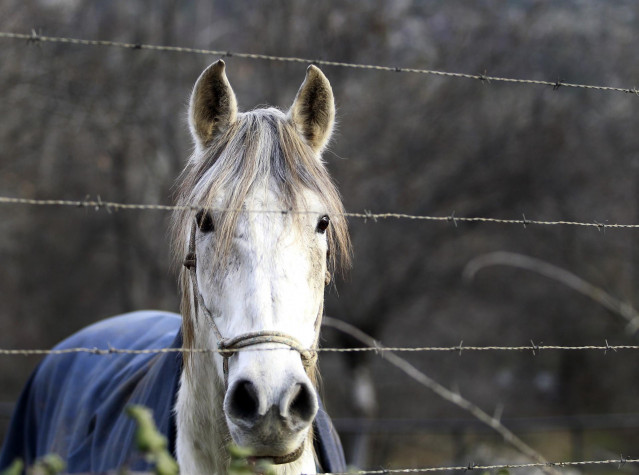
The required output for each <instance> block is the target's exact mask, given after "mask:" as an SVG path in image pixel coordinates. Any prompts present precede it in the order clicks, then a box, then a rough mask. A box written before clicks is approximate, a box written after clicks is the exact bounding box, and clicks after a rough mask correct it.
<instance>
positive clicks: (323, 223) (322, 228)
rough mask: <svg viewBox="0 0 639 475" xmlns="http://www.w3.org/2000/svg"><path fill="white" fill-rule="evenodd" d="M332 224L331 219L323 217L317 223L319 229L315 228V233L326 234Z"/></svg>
mask: <svg viewBox="0 0 639 475" xmlns="http://www.w3.org/2000/svg"><path fill="white" fill-rule="evenodd" d="M330 222H331V219H330V218H329V217H328V216H327V215H324V216H322V217H321V218H320V219H319V221H318V222H317V227H316V228H315V231H316V232H318V233H320V234H324V233H325V232H326V229H327V228H328V225H329V223H330Z"/></svg>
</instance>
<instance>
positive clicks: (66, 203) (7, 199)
mask: <svg viewBox="0 0 639 475" xmlns="http://www.w3.org/2000/svg"><path fill="white" fill-rule="evenodd" d="M0 204H5V205H9V204H14V205H30V206H55V207H70V208H87V209H93V210H95V211H100V210H105V211H107V212H111V211H120V210H122V211H177V210H185V209H191V210H193V211H197V210H200V209H203V208H204V209H207V210H208V211H212V212H239V211H241V212H246V213H275V214H287V213H292V214H296V213H303V214H308V213H314V212H313V211H299V210H294V209H272V210H232V209H217V208H206V207H203V206H176V205H164V204H140V203H119V202H115V201H104V200H102V199H101V198H100V197H98V198H96V199H91V198H85V199H83V200H57V199H33V198H19V197H11V196H0ZM341 216H344V217H346V218H354V219H363V220H364V221H365V222H366V221H368V220H371V221H372V222H376V221H378V220H388V219H406V220H412V221H436V222H447V223H451V224H453V225H455V226H457V224H459V223H492V224H514V225H518V226H523V227H524V228H526V226H532V225H540V226H579V227H586V228H596V229H598V230H600V231H605V230H606V229H639V224H634V223H608V222H587V221H567V220H539V219H529V218H526V216H525V215H523V216H522V217H521V218H515V219H508V218H491V217H481V216H455V212H454V211H453V212H452V213H451V214H450V215H447V216H430V215H417V214H407V213H395V212H388V213H374V212H372V211H369V210H364V211H363V212H345V213H343V214H342V215H341Z"/></svg>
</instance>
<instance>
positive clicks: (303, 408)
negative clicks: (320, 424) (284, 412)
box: [288, 383, 317, 422]
mask: <svg viewBox="0 0 639 475" xmlns="http://www.w3.org/2000/svg"><path fill="white" fill-rule="evenodd" d="M288 413H289V417H290V418H291V420H296V421H299V422H311V421H312V420H313V418H314V417H315V414H316V413H317V397H316V396H315V391H313V390H312V389H311V387H310V386H309V385H308V384H304V383H299V384H297V391H296V393H294V394H293V396H292V397H291V399H290V403H289V407H288Z"/></svg>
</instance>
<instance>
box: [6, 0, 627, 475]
mask: <svg viewBox="0 0 639 475" xmlns="http://www.w3.org/2000/svg"><path fill="white" fill-rule="evenodd" d="M32 30H34V31H35V32H37V33H39V34H42V35H49V36H68V37H75V38H87V39H105V40H113V41H124V42H130V43H151V44H161V45H178V46H186V47H197V48H207V49H215V50H222V51H227V50H228V51H235V52H251V53H263V54H272V55H279V56H298V57H303V58H309V59H325V60H334V61H345V62H354V63H369V64H379V65H386V66H392V67H396V66H397V67H409V68H426V69H436V70H443V71H452V72H462V73H470V74H483V73H486V74H488V75H491V76H503V77H513V78H527V79H542V80H548V81H566V82H571V83H583V84H597V85H608V86H617V87H623V88H632V87H634V86H637V85H639V62H638V61H637V53H636V45H637V44H638V41H639V5H638V4H637V2H635V1H631V0H627V1H626V0H617V1H615V2H600V1H596V0H588V1H586V0H566V1H562V2H545V1H534V0H519V1H510V2H508V1H501V0H477V1H473V2H468V1H461V0H459V1H457V0H447V1H444V0H432V1H409V0H398V1H392V2H385V1H321V2H318V1H312V0H299V1H294V2H293V1H275V0H273V1H264V2H236V1H231V0H224V1H221V0H220V1H210V0H209V1H204V0H188V1H187V0H153V1H151V0H140V1H136V2H130V1H91V2H89V1H81V0H3V1H2V3H0V31H9V32H18V33H29V32H31V31H32ZM216 59H217V58H216V57H213V56H206V55H196V54H179V53H166V52H154V51H147V50H128V49H121V48H106V47H87V46H75V45H66V44H53V43H34V42H27V41H22V40H21V41H18V40H9V39H2V40H0V110H1V111H2V114H1V118H0V195H2V196H13V197H22V198H37V199H48V198H52V199H84V198H85V197H86V196H90V197H92V198H96V197H98V196H99V197H100V198H101V199H102V200H110V201H117V202H124V203H150V204H151V203H162V204H171V203H172V190H173V188H172V186H173V183H174V182H175V180H176V178H177V176H178V174H179V173H180V171H181V169H182V167H183V165H184V164H185V160H186V159H187V157H188V155H189V153H190V150H191V142H190V138H189V135H188V128H187V126H186V120H185V119H186V104H187V100H188V96H189V94H190V90H191V87H192V85H193V83H194V82H195V79H196V78H197V77H198V75H199V73H200V72H201V70H202V69H203V68H204V67H205V66H207V65H208V64H209V63H211V62H213V61H214V60H216ZM225 61H227V66H228V69H227V72H228V75H229V78H230V81H231V83H232V85H233V88H234V89H235V92H236V94H237V96H238V100H239V103H240V107H241V108H242V109H244V110H246V109H250V108H253V107H255V106H257V105H263V104H271V105H277V106H280V107H282V108H284V109H286V108H288V106H289V105H290V104H291V103H292V100H293V97H294V95H295V93H296V91H297V88H298V87H299V85H300V84H301V81H302V80H303V77H304V73H305V68H306V65H305V64H299V63H287V62H273V61H263V60H249V59H242V58H237V57H229V58H226V59H225ZM322 69H323V70H324V72H325V73H326V75H327V76H328V77H329V79H330V81H331V83H332V85H333V89H334V92H335V96H336V100H337V105H338V120H339V128H338V131H337V134H336V135H335V137H334V140H333V142H332V146H331V147H330V150H328V151H327V152H326V153H325V155H324V158H325V159H326V162H327V165H328V167H329V168H330V170H331V173H332V175H333V176H334V177H335V179H336V181H337V182H338V184H339V187H340V189H341V191H342V194H343V199H344V202H345V206H346V208H347V210H348V211H353V212H354V211H362V210H371V211H372V212H386V211H389V212H400V213H411V214H427V215H437V216H448V215H451V213H453V212H454V213H455V216H485V217H493V218H514V219H520V218H522V216H524V215H525V217H526V218H527V219H543V220H560V219H565V220H576V221H584V222H591V223H595V222H597V223H603V224H606V223H608V224H611V223H639V134H637V125H638V124H639V122H638V119H639V97H637V96H636V95H634V94H624V93H619V92H600V91H593V90H587V89H573V88H567V87H560V88H559V89H558V90H554V89H553V88H552V87H549V86H526V85H519V84H507V83H501V82H495V81H493V82H490V83H486V82H482V81H477V80H468V79H453V78H445V77H438V76H431V75H421V74H410V73H396V72H385V71H371V70H361V69H351V68H339V67H328V66H325V67H323V68H322ZM168 219H169V214H168V213H167V212H164V211H118V212H111V213H107V212H106V211H105V210H101V211H98V212H96V211H94V210H91V209H86V208H83V209H74V208H57V207H35V206H24V205H20V206H18V205H6V204H3V205H0V230H1V232H0V261H1V262H2V265H0V302H1V304H0V347H2V348H48V347H51V346H53V345H54V344H55V343H56V342H57V341H59V340H61V339H63V338H64V337H65V336H67V335H69V334H70V333H72V332H74V331H76V330H78V329H80V328H82V327H84V326H86V325H88V324H91V323H93V322H95V321H97V320H99V319H101V318H105V317H108V316H110V315H114V314H118V313H122V312H126V311H130V310H136V309H147V308H151V309H164V310H172V311H177V310H178V293H177V284H176V275H177V274H176V269H173V268H172V266H171V263H170V257H169V248H168V240H169V239H168V238H169V236H168V231H167V230H168ZM350 227H351V232H352V237H353V243H354V254H355V259H354V265H353V268H352V270H351V271H350V272H349V273H348V274H347V275H346V277H345V278H343V279H338V280H337V282H336V290H335V289H333V290H332V291H331V292H330V293H329V295H328V302H327V309H326V313H327V315H331V316H333V317H336V318H340V319H343V320H346V321H348V322H351V323H353V324H354V325H356V326H358V327H360V328H362V329H363V330H364V331H366V332H368V333H370V334H371V335H373V336H374V337H375V338H376V339H378V340H379V341H381V342H382V343H384V344H386V345H390V346H431V345H432V346H454V345H458V344H459V343H460V341H462V340H463V342H464V345H466V346H470V345H500V346H511V345H528V344H530V341H531V340H532V341H533V342H535V343H536V344H544V345H576V346H581V345H603V344H605V340H607V341H608V342H609V343H610V344H611V345H613V344H616V345H636V344H638V339H637V335H636V334H635V333H633V332H628V331H627V320H624V318H622V317H620V316H619V315H617V314H615V313H614V312H611V311H609V310H607V309H606V308H604V307H603V306H601V305H599V304H598V303H596V302H594V301H593V300H592V299H590V298H588V297H586V296H583V295H581V294H579V293H577V292H575V291H573V290H571V289H569V288H568V287H566V286H565V285H563V284H561V283H558V282H557V281H555V280H551V279H549V278H547V277H544V276H541V275H539V274H538V273H535V272H530V271H527V270H524V269H521V268H515V267H511V266H491V267H488V268H485V269H483V270H481V271H480V272H478V273H477V274H476V275H475V278H474V279H472V280H470V281H469V280H466V279H464V278H463V271H464V268H465V267H466V266H467V264H468V263H469V262H471V261H472V260H473V259H475V258H478V257H481V256H483V255H485V254H487V253H491V252H495V251H509V252H516V253H520V254H523V255H526V256H530V257H535V258H537V259H540V260H542V261H545V262H547V263H550V264H552V265H554V266H558V267H560V268H563V269H565V270H567V271H569V272H571V273H574V274H576V275H578V276H580V277H581V278H583V279H585V280H586V281H588V282H590V283H592V284H593V285H596V286H598V287H600V288H602V289H604V290H606V291H607V292H609V293H610V294H611V295H613V296H615V297H616V298H618V299H620V300H621V301H623V302H626V303H627V304H628V305H631V306H634V305H637V300H638V299H637V296H636V294H637V292H636V289H637V287H638V284H639V249H637V246H635V245H634V242H635V241H636V238H637V235H638V234H637V233H638V231H636V230H632V229H630V230H616V229H611V228H604V229H597V228H596V227H574V226H535V225H528V226H526V227H524V226H515V225H500V224H487V223H461V222H460V223H457V225H454V223H451V222H426V221H409V220H378V221H373V220H370V219H369V220H363V219H351V221H350ZM354 344H355V343H354V342H352V341H350V340H348V338H345V337H344V336H343V335H340V334H338V333H337V332H335V331H334V330H331V329H326V330H325V331H324V339H323V345H324V346H331V347H333V346H349V345H354ZM356 346H359V345H356ZM403 356H404V357H406V358H407V359H408V360H409V361H410V362H411V363H412V364H414V365H415V366H416V367H418V368H419V369H420V370H422V371H424V372H425V373H427V374H428V375H430V376H431V377H433V378H434V379H436V380H437V381H439V382H440V383H441V384H443V385H444V386H446V387H448V388H451V389H453V390H454V391H456V392H459V393H460V394H461V395H462V396H464V397H465V398H467V399H469V400H471V401H473V402H474V403H476V404H477V405H478V406H479V407H481V408H482V409H484V410H485V411H486V412H488V413H490V414H492V413H493V412H495V411H497V412H499V413H500V414H501V418H502V421H503V422H504V424H505V425H506V426H508V427H511V428H512V429H513V430H514V431H515V432H516V433H517V434H518V435H519V436H521V437H522V438H523V439H524V440H525V441H526V442H528V443H529V444H530V445H532V446H533V447H534V448H535V449H536V450H538V451H539V452H540V453H542V454H543V455H544V456H545V457H546V458H547V459H549V460H590V459H607V458H613V459H617V458H619V457H620V455H621V454H623V455H624V456H626V455H628V456H633V455H634V456H635V457H636V456H637V452H636V450H637V446H638V444H639V364H638V363H639V359H638V357H637V353H636V352H635V351H617V352H611V351H609V352H605V353H604V352H603V351H543V352H541V353H540V354H537V355H536V356H533V355H532V354H531V353H530V352H481V353H471V352H462V353H461V354H458V353H456V352H455V353H418V354H410V355H406V354H403ZM37 362H38V359H37V358H35V357H17V356H12V357H7V356H5V357H1V358H0V408H2V411H0V412H2V415H1V417H0V437H2V436H3V432H4V430H5V428H6V425H7V423H8V411H9V410H10V407H11V405H12V404H13V402H14V400H15V398H16V397H17V395H18V394H19V391H20V388H21V387H22V385H23V384H24V382H25V381H26V379H27V378H28V375H29V373H30V371H31V370H32V369H33V368H34V367H35V365H36V364H37ZM321 364H322V375H323V394H324V399H325V402H326V405H327V408H328V410H329V413H331V415H332V416H333V417H334V419H335V424H336V425H337V427H338V428H339V429H340V432H341V434H342V438H343V440H344V443H345V446H346V448H347V457H348V459H349V461H350V462H351V463H353V464H356V465H358V466H359V467H360V468H378V467H380V466H384V467H395V468H397V467H399V468H405V467H421V466H438V465H448V464H461V465H467V464H468V463H471V462H474V463H499V462H513V461H517V460H526V459H522V458H521V456H520V455H519V454H518V453H516V452H515V451H513V449H511V448H510V447H509V446H507V445H506V444H504V443H503V441H501V439H500V437H499V436H497V435H495V434H494V433H493V432H491V431H490V430H489V429H488V428H486V427H484V426H482V425H481V424H480V423H478V422H477V421H475V420H473V419H472V418H471V416H469V415H468V414H467V413H465V412H463V411H461V410H460V409H459V408H457V407H456V406H453V405H452V404H450V403H449V402H447V401H444V400H442V399H441V398H439V397H438V396H436V395H435V394H433V393H431V392H429V391H428V390H427V389H426V388H424V387H422V386H420V385H419V384H418V383H416V382H414V381H412V380H410V379H409V378H407V377H406V376H405V375H404V374H402V373H400V372H399V371H397V370H396V369H394V368H393V367H392V366H390V365H388V363H386V362H385V361H383V360H382V359H381V358H380V357H379V356H377V355H375V354H371V355H365V356H362V355H360V356H355V355H352V354H339V355H335V354H324V355H322V357H321ZM621 470H622V471H626V472H628V473H637V468H636V467H632V466H630V465H629V464H626V465H624V466H623V467H621ZM633 470H634V472H633ZM607 471H610V472H612V471H614V472H615V473H618V470H617V466H616V465H614V466H610V467H601V468H592V467H591V468H585V469H583V472H584V473H606V472H607Z"/></svg>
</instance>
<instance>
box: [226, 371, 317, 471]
mask: <svg viewBox="0 0 639 475" xmlns="http://www.w3.org/2000/svg"><path fill="white" fill-rule="evenodd" d="M271 376H273V375H271ZM262 383H264V381H262ZM317 409H318V403H317V394H316V392H315V389H314V388H313V386H312V385H311V383H310V381H309V380H308V377H306V375H305V374H304V375H299V376H297V377H289V378H284V381H283V384H281V385H279V387H274V386H273V385H272V384H271V385H269V384H260V381H258V380H257V379H251V378H247V377H243V378H238V379H236V380H235V381H233V382H231V384H230V386H229V388H228V390H227V392H226V396H225V398H224V412H225V414H226V419H227V423H228V425H229V430H230V433H231V436H232V437H233V440H234V442H235V443H236V444H238V445H240V446H242V447H248V448H250V449H251V450H252V451H253V454H254V456H256V457H263V458H270V459H272V460H275V461H276V462H277V460H278V459H279V460H285V461H284V462H279V463H288V462H290V461H293V460H295V459H296V458H298V457H299V456H300V455H301V453H302V451H303V446H304V441H305V439H306V437H307V435H308V431H309V429H310V426H311V423H312V422H313V419H314V418H315V414H316V413H317ZM289 459H292V460H289Z"/></svg>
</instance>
